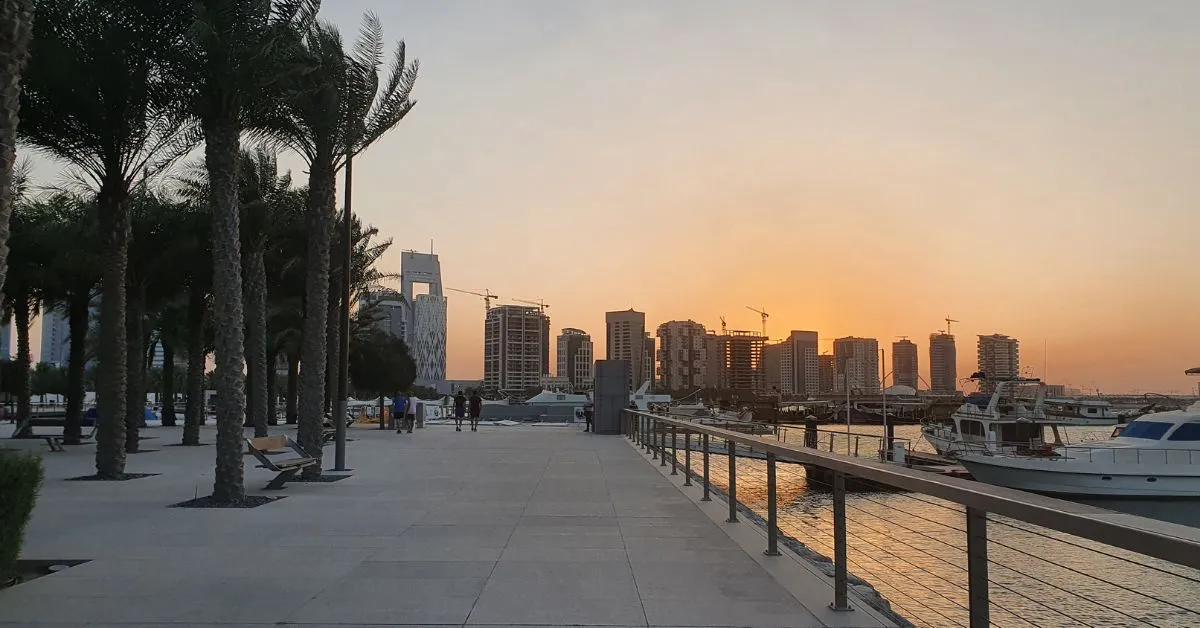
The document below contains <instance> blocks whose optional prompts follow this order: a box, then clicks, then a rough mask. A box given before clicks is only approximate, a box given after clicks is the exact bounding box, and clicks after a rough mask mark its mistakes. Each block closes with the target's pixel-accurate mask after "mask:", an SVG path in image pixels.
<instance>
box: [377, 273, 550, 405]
mask: <svg viewBox="0 0 1200 628" xmlns="http://www.w3.org/2000/svg"><path fill="white" fill-rule="evenodd" d="M417 286H423V287H424V288H425V290H426V292H425V293H423V294H414V288H415V287H417ZM400 296H401V300H400V307H401V309H402V310H403V309H404V308H405V305H406V304H407V305H408V306H409V308H410V309H409V310H408V312H406V314H407V316H406V320H405V322H404V325H403V331H404V340H405V342H407V343H408V348H409V351H411V352H412V356H413V361H414V362H416V365H417V383H419V384H422V385H428V386H436V384H437V382H440V381H441V380H444V379H446V297H445V295H444V294H443V292H442V264H441V262H440V261H439V260H438V256H437V255H435V254H433V253H418V252H416V251H403V252H402V253H401V254H400ZM539 375H540V373H539Z"/></svg>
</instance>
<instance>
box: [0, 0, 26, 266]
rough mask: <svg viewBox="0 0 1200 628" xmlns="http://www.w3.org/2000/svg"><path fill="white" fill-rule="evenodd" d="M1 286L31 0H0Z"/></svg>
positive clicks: (12, 187) (6, 254)
mask: <svg viewBox="0 0 1200 628" xmlns="http://www.w3.org/2000/svg"><path fill="white" fill-rule="evenodd" d="M0 24H3V25H4V27H3V28H0V289H3V288H4V278H5V276H6V275H7V273H8V265H7V260H8V220H9V216H10V215H11V214H12V205H13V202H14V200H15V199H14V198H13V196H14V195H13V189H14V187H15V186H14V185H13V182H14V177H15V174H16V167H17V164H16V160H17V118H18V115H17V114H18V113H19V111H20V108H21V99H20V94H21V72H22V71H23V70H24V69H25V63H26V62H27V61H28V60H29V39H30V35H31V34H32V32H33V0H0Z"/></svg>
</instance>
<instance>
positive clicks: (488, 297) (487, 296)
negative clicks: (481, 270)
mask: <svg viewBox="0 0 1200 628" xmlns="http://www.w3.org/2000/svg"><path fill="white" fill-rule="evenodd" d="M446 289H447V290H453V291H455V292H461V293H463V294H473V295H475V296H477V297H483V307H484V309H485V310H490V309H492V299H499V298H500V297H498V296H496V295H494V294H492V291H491V290H488V289H487V288H484V290H483V292H472V291H470V290H459V289H458V288H446Z"/></svg>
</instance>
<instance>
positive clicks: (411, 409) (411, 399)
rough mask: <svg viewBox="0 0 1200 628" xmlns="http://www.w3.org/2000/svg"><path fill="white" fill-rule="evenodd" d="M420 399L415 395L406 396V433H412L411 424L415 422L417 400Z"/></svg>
mask: <svg viewBox="0 0 1200 628" xmlns="http://www.w3.org/2000/svg"><path fill="white" fill-rule="evenodd" d="M418 401H420V399H418V398H417V396H416V395H409V396H408V408H407V409H406V410H405V413H404V426H405V428H407V429H408V433H409V434H412V430H413V424H414V423H416V422H417V402H418Z"/></svg>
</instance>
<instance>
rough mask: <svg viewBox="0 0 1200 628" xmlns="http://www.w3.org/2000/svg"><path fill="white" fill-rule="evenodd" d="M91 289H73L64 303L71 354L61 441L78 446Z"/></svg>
mask: <svg viewBox="0 0 1200 628" xmlns="http://www.w3.org/2000/svg"><path fill="white" fill-rule="evenodd" d="M90 305H91V291H90V290H77V291H75V292H73V293H72V294H71V298H70V301H69V302H68V304H67V326H68V327H69V328H70V330H71V353H70V355H69V356H68V357H67V418H66V421H65V423H64V424H63V444H65V445H78V444H79V441H80V440H81V439H82V436H83V398H84V397H85V396H86V395H87V391H86V390H85V388H84V385H83V375H84V373H83V371H84V368H85V367H86V366H87V332H88V313H89V310H90Z"/></svg>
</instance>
